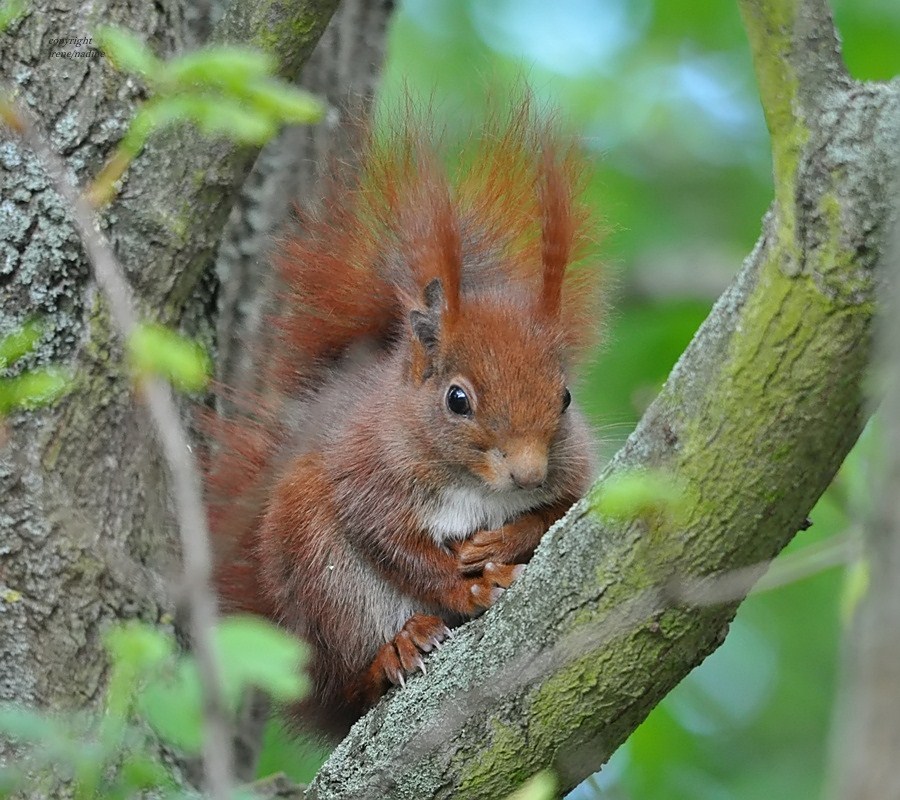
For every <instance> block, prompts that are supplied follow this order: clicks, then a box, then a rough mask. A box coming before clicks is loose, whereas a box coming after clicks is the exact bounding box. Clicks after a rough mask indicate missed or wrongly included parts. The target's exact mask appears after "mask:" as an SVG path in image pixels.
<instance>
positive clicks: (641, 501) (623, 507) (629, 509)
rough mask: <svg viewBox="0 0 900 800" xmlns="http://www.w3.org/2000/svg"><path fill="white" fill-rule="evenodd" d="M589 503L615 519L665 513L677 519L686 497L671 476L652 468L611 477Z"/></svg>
mask: <svg viewBox="0 0 900 800" xmlns="http://www.w3.org/2000/svg"><path fill="white" fill-rule="evenodd" d="M589 502H590V504H591V509H592V510H593V511H594V512H595V513H597V514H599V515H600V516H603V517H609V518H611V519H619V520H630V519H635V518H638V517H646V516H660V515H661V516H664V517H666V518H667V519H668V520H669V521H675V520H677V519H679V518H680V517H681V516H682V514H683V512H684V507H685V504H686V496H685V489H684V488H683V487H681V486H679V485H678V484H677V483H676V482H675V481H674V480H673V478H672V477H671V476H670V475H667V474H665V473H662V472H654V471H649V470H648V471H641V472H629V473H625V474H623V475H618V476H615V477H613V478H610V479H609V480H607V481H605V482H604V483H603V484H601V485H600V486H599V487H597V488H596V489H595V490H594V491H592V492H591V494H590V495H589Z"/></svg>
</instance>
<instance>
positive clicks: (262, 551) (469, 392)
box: [207, 104, 597, 735]
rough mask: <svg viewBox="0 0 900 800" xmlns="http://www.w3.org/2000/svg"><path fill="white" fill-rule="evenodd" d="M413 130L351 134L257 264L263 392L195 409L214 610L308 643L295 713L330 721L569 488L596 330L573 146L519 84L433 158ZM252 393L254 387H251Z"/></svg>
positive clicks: (353, 708)
mask: <svg viewBox="0 0 900 800" xmlns="http://www.w3.org/2000/svg"><path fill="white" fill-rule="evenodd" d="M426 127H427V126H423V125H417V124H416V123H414V122H407V123H406V125H405V128H404V129H403V131H401V132H400V133H395V134H394V135H393V136H392V137H388V138H387V139H386V140H379V139H377V138H376V137H374V136H369V137H367V141H366V143H365V144H364V145H363V146H362V147H361V149H360V152H359V154H358V161H357V162H356V168H355V170H354V172H353V177H344V178H340V179H336V180H335V181H334V185H333V187H332V189H331V190H330V192H328V194H327V196H326V198H325V200H324V201H323V203H322V206H321V208H320V209H319V210H318V213H316V214H314V215H310V216H309V217H308V218H307V219H304V221H303V231H302V233H291V234H288V235H286V236H285V237H283V239H282V241H281V243H280V247H279V249H278V252H277V255H276V258H275V261H276V266H277V268H278V269H279V271H280V274H281V277H282V279H283V283H284V286H285V287H286V292H287V294H286V297H285V307H286V311H285V312H284V313H283V314H282V316H281V317H279V318H278V319H277V320H275V321H274V324H273V328H274V330H275V331H276V334H277V347H276V351H277V361H276V362H275V363H274V365H273V366H272V368H271V369H269V370H268V373H267V375H268V377H267V386H266V389H267V397H269V398H270V399H269V401H268V402H267V404H266V406H267V410H265V411H262V410H259V409H257V410H256V411H255V414H254V416H255V419H254V420H252V421H251V420H250V419H249V417H246V418H243V419H238V420H235V421H232V422H228V421H221V422H220V423H219V426H218V428H219V429H218V435H219V440H220V451H221V452H220V453H219V455H218V456H217V457H216V459H215V460H214V461H213V463H212V464H211V466H210V468H209V470H208V476H207V477H208V481H207V484H208V486H207V488H208V492H209V496H210V508H211V522H212V527H213V531H214V535H216V536H217V537H218V538H219V541H220V542H222V541H227V542H229V543H230V547H226V548H225V550H224V552H225V557H224V558H223V559H222V563H221V565H220V567H219V571H218V578H217V583H218V589H219V592H220V595H221V598H222V604H223V607H224V608H225V609H226V610H245V611H251V612H255V613H258V614H262V615H264V616H266V617H269V618H270V619H272V620H274V621H276V622H277V623H278V624H279V625H281V626H283V627H284V628H286V629H287V630H289V631H292V632H294V633H296V634H297V635H298V636H300V637H302V638H303V639H304V640H305V641H306V642H307V643H308V644H309V646H310V649H311V663H310V666H309V669H310V673H311V678H312V683H313V689H312V692H311V695H310V697H308V698H307V699H306V700H304V701H303V702H302V703H301V704H300V707H299V709H298V711H297V713H298V716H299V717H300V721H301V723H309V724H311V725H313V727H314V728H318V729H319V730H320V731H326V732H331V733H334V734H337V735H342V734H343V733H345V732H346V730H347V729H348V728H349V725H350V724H352V722H353V721H355V720H356V719H357V718H358V717H359V716H360V715H361V714H362V713H363V712H364V711H365V710H366V709H367V708H368V707H369V706H371V705H372V704H373V703H374V702H375V701H376V700H377V699H378V698H379V697H380V696H381V695H382V694H383V693H384V692H385V691H386V690H387V689H388V688H389V687H390V686H391V685H394V684H400V685H402V684H404V683H405V680H406V678H408V677H409V676H410V675H411V674H413V673H415V672H416V671H422V672H425V665H424V662H423V655H424V654H426V653H428V652H430V651H431V650H432V649H433V648H436V647H439V646H440V645H441V643H442V642H443V640H444V639H445V638H446V637H448V636H449V635H450V631H451V629H452V627H453V626H455V625H458V624H460V623H461V622H462V621H464V620H467V619H470V618H472V617H475V616H476V615H478V614H479V613H480V612H482V611H483V610H484V609H486V608H488V607H489V606H491V605H492V604H493V603H494V602H495V601H496V600H497V599H498V597H500V595H501V594H502V593H503V590H504V589H506V588H507V587H508V586H509V585H510V584H511V583H512V581H513V580H514V579H515V578H516V577H517V576H518V575H519V574H520V572H521V571H522V569H523V568H524V566H523V565H524V564H525V563H526V562H527V561H528V560H529V558H530V557H531V555H532V553H533V552H534V550H535V548H536V547H537V545H538V543H539V541H540V539H541V537H542V536H543V534H544V533H545V532H546V531H547V529H548V528H549V527H550V526H551V525H552V524H553V523H554V522H555V521H556V520H558V519H559V518H560V517H562V515H563V514H564V513H565V512H566V510H567V509H568V508H569V507H570V506H571V505H572V503H573V502H574V501H575V500H577V499H578V498H579V497H580V496H581V495H582V494H583V493H584V492H585V490H586V489H587V488H588V486H589V483H590V481H591V479H592V477H593V474H594V449H595V448H594V446H593V442H592V437H591V435H590V434H589V429H588V425H587V424H586V422H585V419H584V417H583V416H582V413H581V412H580V411H579V409H578V406H577V403H576V402H575V401H574V400H573V398H572V395H571V393H570V390H569V388H568V386H569V384H570V380H571V375H570V370H571V368H572V365H573V363H574V360H575V358H576V355H577V354H578V352H580V351H582V350H584V349H585V345H586V344H587V342H588V340H589V338H590V333H591V331H594V330H596V319H595V314H596V304H595V303H594V300H595V297H596V291H595V289H594V283H595V278H596V275H597V271H596V270H593V269H590V268H588V267H586V266H583V265H581V264H579V265H577V268H576V269H569V267H570V266H571V265H572V263H573V262H575V261H577V260H579V259H582V257H583V255H584V253H585V251H586V245H587V244H588V243H589V241H590V238H591V236H592V235H593V234H594V232H595V230H594V225H595V223H594V222H593V221H592V220H591V219H590V217H589V215H588V214H587V213H586V210H585V208H584V206H583V205H582V204H581V203H580V202H579V200H578V196H577V195H578V191H579V179H580V174H581V168H582V161H581V160H580V157H579V156H578V154H577V152H576V149H575V148H574V147H573V146H572V145H571V143H570V142H568V140H567V139H566V138H565V137H563V136H561V135H559V134H557V133H555V132H554V130H553V128H552V126H550V125H549V124H547V123H540V122H537V121H536V120H535V118H534V116H533V114H532V113H531V111H530V109H529V108H528V107H527V104H525V105H523V107H521V108H519V109H518V111H516V112H514V113H513V114H511V115H510V117H509V118H508V119H506V120H505V121H500V122H495V123H493V124H490V125H488V126H487V128H486V130H485V131H484V132H483V134H482V135H481V136H480V137H476V139H475V140H474V142H473V144H472V146H471V147H470V148H468V150H467V152H466V154H464V156H463V157H462V158H461V159H460V166H459V168H458V170H457V173H458V174H456V175H455V176H454V175H449V174H448V173H449V172H450V171H449V170H448V169H447V168H445V167H444V166H442V165H441V163H440V161H439V155H438V148H437V145H436V144H434V142H433V139H434V138H435V137H433V136H430V135H429V134H428V133H427V130H426ZM271 398H274V400H273V399H271Z"/></svg>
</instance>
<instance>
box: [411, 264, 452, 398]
mask: <svg viewBox="0 0 900 800" xmlns="http://www.w3.org/2000/svg"><path fill="white" fill-rule="evenodd" d="M422 299H423V300H424V302H425V309H424V310H422V309H421V308H414V309H412V310H411V311H410V312H409V327H410V329H411V330H412V334H413V342H414V345H418V346H414V355H413V372H414V373H415V374H416V375H417V376H418V378H419V380H420V381H424V380H425V379H426V378H427V377H428V376H429V375H431V374H432V373H433V372H434V356H435V354H436V352H437V347H438V343H439V341H440V334H441V317H442V314H443V313H444V287H443V284H442V283H441V280H440V278H434V279H433V280H431V281H429V282H428V284H427V285H426V286H425V289H424V290H423V291H422Z"/></svg>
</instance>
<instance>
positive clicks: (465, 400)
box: [447, 385, 472, 417]
mask: <svg viewBox="0 0 900 800" xmlns="http://www.w3.org/2000/svg"><path fill="white" fill-rule="evenodd" d="M447 408H449V409H450V410H451V411H452V412H453V413H454V414H459V415H460V416H464V417H465V416H468V415H469V414H471V413H472V406H471V405H469V396H468V395H467V394H466V393H465V391H463V390H462V389H460V387H459V386H456V385H454V386H451V387H450V388H449V389H448V390H447Z"/></svg>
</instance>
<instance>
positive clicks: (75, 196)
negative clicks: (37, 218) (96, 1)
mask: <svg viewBox="0 0 900 800" xmlns="http://www.w3.org/2000/svg"><path fill="white" fill-rule="evenodd" d="M9 113H11V114H14V115H15V122H16V123H17V124H16V125H14V126H11V127H14V128H15V130H16V132H17V133H18V134H19V135H20V137H21V138H22V140H23V141H24V142H25V143H26V144H27V145H28V146H29V147H30V148H31V150H32V152H33V153H34V154H35V156H36V157H37V159H38V161H39V162H40V163H41V165H42V167H43V168H44V170H45V172H46V173H47V175H48V177H49V178H50V180H51V182H52V183H53V186H54V188H55V189H56V191H57V193H58V194H59V195H60V197H62V199H63V200H64V201H65V202H66V203H67V205H68V206H69V209H70V211H71V218H72V222H73V223H74V225H75V228H76V230H77V231H78V234H79V236H80V238H81V242H82V244H83V245H84V249H85V252H86V253H87V256H88V261H89V262H90V263H91V266H92V267H93V271H94V277H95V278H96V280H97V284H98V285H99V287H100V289H101V290H102V291H103V294H104V296H105V297H106V300H107V302H108V304H109V309H110V313H111V315H112V320H113V324H114V325H115V328H116V330H117V331H118V332H119V334H120V335H121V336H122V338H123V339H124V340H125V341H127V340H128V339H129V337H130V336H131V335H132V334H133V333H134V332H135V330H136V329H137V327H138V325H139V318H138V315H137V312H136V310H135V303H134V298H133V296H132V292H131V288H130V286H129V285H128V282H127V281H126V279H125V274H124V272H123V270H122V268H121V266H120V265H119V263H118V260H117V259H116V256H115V254H114V253H113V250H112V247H111V246H110V244H109V242H108V241H107V239H106V237H105V236H104V235H103V233H102V231H101V230H100V226H99V223H98V220H97V217H96V215H95V213H94V210H93V208H92V207H91V206H90V205H89V204H88V202H87V201H86V200H85V199H84V197H82V195H81V193H80V192H79V190H78V189H77V188H76V185H75V183H73V181H71V180H70V179H69V176H68V173H67V170H66V165H65V163H64V162H63V160H62V159H61V158H60V157H59V156H58V155H57V154H56V153H54V152H53V151H52V150H51V149H50V147H49V146H48V145H47V143H46V141H45V140H44V138H43V136H42V135H41V134H40V133H39V131H38V130H37V128H36V126H35V124H34V122H33V120H32V119H31V118H30V116H29V114H28V113H27V112H26V111H25V110H24V109H22V108H21V107H17V106H13V107H11V109H10V112H8V114H9ZM137 388H138V391H139V392H140V394H141V396H142V397H143V400H144V402H145V404H146V406H147V408H148V410H149V412H150V418H151V420H152V422H153V427H154V429H155V431H156V436H157V438H158V440H159V444H160V446H161V448H162V453H163V457H164V459H165V462H166V465H167V467H168V470H169V476H170V479H171V483H172V492H173V495H174V500H175V513H176V518H177V522H178V533H179V536H180V538H181V549H182V559H183V565H184V566H183V568H184V587H185V597H186V600H187V606H188V617H189V624H190V634H191V641H192V643H193V649H194V653H195V655H196V658H197V664H198V666H199V674H200V685H201V691H202V695H203V726H204V737H203V742H204V744H203V767H204V775H205V780H206V784H207V788H208V790H209V792H210V794H211V796H212V797H213V798H214V800H230V798H231V788H232V779H231V776H232V753H231V736H230V733H229V725H228V717H227V715H226V712H225V707H224V704H223V702H222V694H221V681H220V670H219V665H218V663H217V658H216V654H215V649H214V646H213V630H214V628H215V624H216V617H217V611H216V600H215V596H214V594H213V591H212V553H211V550H210V544H209V532H208V530H207V524H206V514H205V512H204V508H203V501H202V493H201V489H200V486H201V483H200V476H199V471H198V469H197V464H196V461H195V459H194V455H193V453H192V451H191V449H190V446H189V442H188V437H187V434H186V433H185V430H184V426H183V425H182V424H181V417H180V416H179V413H178V408H177V406H176V404H175V400H174V398H173V396H172V392H171V389H170V388H169V386H168V384H167V383H165V382H163V381H161V380H159V379H156V378H142V379H141V380H140V381H139V382H138V384H137Z"/></svg>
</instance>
